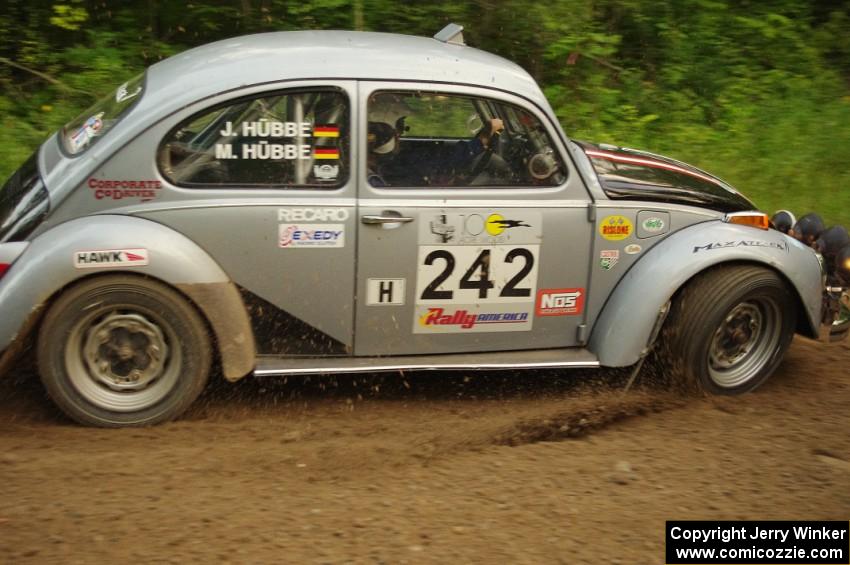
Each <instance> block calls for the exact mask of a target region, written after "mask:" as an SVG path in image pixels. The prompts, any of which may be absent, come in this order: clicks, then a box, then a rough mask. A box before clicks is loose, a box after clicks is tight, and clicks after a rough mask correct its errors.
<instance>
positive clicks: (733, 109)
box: [0, 0, 850, 226]
mask: <svg viewBox="0 0 850 565" xmlns="http://www.w3.org/2000/svg"><path fill="white" fill-rule="evenodd" d="M4 4H5V9H4V11H3V12H2V13H0V120H2V124H0V126H2V129H0V149H2V150H3V154H4V156H5V159H4V160H3V162H2V163H0V177H5V176H7V175H8V174H10V173H11V172H12V171H13V170H14V169H15V168H16V167H17V166H18V165H19V164H20V163H21V162H22V161H23V160H24V159H25V158H26V156H27V155H28V154H29V153H30V152H31V151H32V150H33V149H35V148H36V147H37V146H38V144H39V143H40V142H41V141H42V140H43V139H44V138H45V137H46V136H47V135H49V134H50V133H51V132H53V131H55V130H57V129H58V128H60V127H61V126H62V124H63V123H65V122H66V121H68V120H69V119H71V118H72V117H73V116H74V115H76V114H78V113H79V112H80V111H81V110H82V109H84V108H85V107H87V106H89V105H90V104H91V103H92V102H93V101H94V100H95V99H96V98H98V97H100V96H102V95H104V94H106V93H107V92H109V91H111V90H112V89H113V88H114V87H115V86H116V85H117V84H120V83H121V82H122V81H124V80H126V79H128V78H130V77H132V76H133V75H135V74H137V73H138V72H140V71H141V70H143V69H144V68H145V67H147V66H149V65H151V64H153V63H155V62H156V61H158V60H160V59H162V58H165V57H168V56H170V55H172V54H174V53H178V52H180V51H183V50H185V49H188V48H191V47H193V46H196V45H200V44H203V43H208V42H211V41H215V40H218V39H223V38H226V37H232V36H236V35H241V34H246V33H257V32H263V31H272V30H295V29H364V30H372V31H386V32H400V33H408V34H414V35H425V36H430V35H432V34H434V33H435V32H436V31H438V30H439V29H440V28H441V27H442V26H443V25H445V24H446V23H448V22H449V21H456V22H458V23H461V24H464V25H465V26H466V30H465V36H466V39H467V42H468V43H469V44H471V45H474V46H476V47H480V48H482V49H485V50H487V51H492V52H494V53H498V54H500V55H502V56H504V57H506V58H508V59H511V60H513V61H516V62H517V63H519V64H520V65H521V66H523V67H524V68H525V69H526V70H528V71H529V72H530V73H531V74H532V75H533V76H534V77H535V79H537V80H538V82H539V83H540V84H541V85H542V86H543V89H544V91H545V93H546V95H547V98H548V99H549V101H550V102H551V103H552V106H553V108H554V109H555V112H556V114H557V116H558V118H559V119H560V121H561V122H562V124H563V126H564V129H565V130H566V131H567V132H568V134H570V135H571V136H573V137H575V138H578V139H588V140H595V141H602V142H608V143H615V144H619V145H630V146H635V147H641V148H645V149H648V150H651V151H655V152H660V153H667V154H670V155H671V156H673V157H677V158H680V159H683V160H685V161H689V162H693V163H694V164H696V165H698V166H700V167H702V168H704V169H706V170H709V171H711V172H713V173H715V174H718V175H719V176H721V177H723V178H725V179H726V180H728V181H729V182H731V183H732V184H733V185H735V186H738V187H739V188H741V189H742V190H743V191H744V192H745V193H746V194H748V195H749V196H751V197H753V198H754V199H755V201H756V202H757V203H758V204H759V205H760V206H762V207H763V208H764V209H766V210H767V211H772V210H773V209H776V208H790V209H792V210H793V211H794V212H796V213H798V214H802V213H805V212H807V211H810V210H817V211H819V212H821V213H823V214H824V215H825V216H826V217H827V220H828V221H830V222H842V223H844V224H846V225H848V226H850V190H848V188H850V167H848V166H847V163H850V127H848V125H850V88H849V87H848V85H850V34H848V33H847V30H848V29H850V0H810V1H806V0H759V1H756V0H737V1H733V0H675V1H671V2H651V1H649V0H569V1H567V0H561V1H553V2H547V3H543V2H538V1H535V0H505V1H501V2H498V1H496V0H451V1H450V0H436V1H434V2H427V3H426V2H405V3H399V2H396V1H390V0H312V1H309V2H292V1H291V0H238V1H236V0H230V1H228V0H215V1H203V2H195V1H192V0H190V2H188V3H177V2H167V1H164V0H139V1H138V2H127V1H120V0H96V1H95V0H64V1H58V2H57V1H51V0H5V2H4Z"/></svg>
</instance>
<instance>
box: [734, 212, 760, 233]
mask: <svg viewBox="0 0 850 565" xmlns="http://www.w3.org/2000/svg"><path fill="white" fill-rule="evenodd" d="M724 221H725V222H727V223H729V224H738V225H741V226H750V227H752V228H759V229H762V230H766V229H768V228H769V227H770V218H768V217H767V214H765V213H763V212H733V213H731V214H726V218H724Z"/></svg>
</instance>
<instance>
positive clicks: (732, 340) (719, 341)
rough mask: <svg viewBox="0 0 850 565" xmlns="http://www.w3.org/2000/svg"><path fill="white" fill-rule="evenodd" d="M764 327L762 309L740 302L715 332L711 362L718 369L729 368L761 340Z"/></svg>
mask: <svg viewBox="0 0 850 565" xmlns="http://www.w3.org/2000/svg"><path fill="white" fill-rule="evenodd" d="M762 327H763V320H762V313H761V310H759V308H758V307H757V306H756V305H755V304H751V303H749V302H744V303H742V304H739V305H738V306H736V307H735V308H733V309H732V311H731V312H729V314H728V315H727V316H726V319H725V320H724V321H723V324H721V326H720V327H719V328H718V329H717V331H716V332H715V333H714V338H713V339H712V343H711V352H710V362H711V365H712V367H714V368H716V369H728V368H730V367H733V366H735V365H736V364H738V363H739V362H740V361H741V360H743V359H744V358H745V357H746V356H747V355H748V354H749V353H750V351H751V350H752V349H753V347H754V346H755V344H757V343H758V342H759V339H760V337H761V332H762Z"/></svg>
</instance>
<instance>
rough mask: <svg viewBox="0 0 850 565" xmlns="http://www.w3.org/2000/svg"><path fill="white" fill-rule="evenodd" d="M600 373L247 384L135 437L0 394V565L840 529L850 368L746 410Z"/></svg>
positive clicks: (459, 551) (472, 548)
mask: <svg viewBox="0 0 850 565" xmlns="http://www.w3.org/2000/svg"><path fill="white" fill-rule="evenodd" d="M624 382H625V378H624V375H622V374H613V375H612V374H606V373H601V372H566V373H565V372H521V373H489V374H482V373H465V374H457V373H439V374H434V373H416V374H403V375H398V374H393V375H376V376H369V377H365V378H364V377H362V376H356V377H355V376H346V377H338V378H331V377H323V378H311V379H303V378H300V379H297V380H292V379H290V380H289V381H283V380H275V381H272V380H258V379H247V380H245V381H242V382H240V383H237V384H235V385H229V384H220V385H217V386H215V387H213V388H211V389H210V390H209V391H208V392H207V393H206V394H205V395H204V396H203V397H202V398H201V399H200V401H199V402H198V403H196V405H195V406H194V407H193V408H192V409H191V410H190V412H189V413H188V414H187V416H186V417H185V418H183V419H182V420H180V421H177V422H173V423H170V424H166V425H162V426H158V427H154V428H144V429H125V430H99V429H87V428H82V427H79V426H77V425H74V424H72V423H70V422H69V421H68V420H66V419H65V418H63V417H62V416H61V415H60V414H58V412H57V411H56V410H55V409H54V408H53V406H52V405H51V403H50V402H49V401H48V400H47V399H46V398H44V392H43V390H42V388H41V386H40V384H39V383H38V381H37V379H35V378H32V377H31V376H28V375H26V374H23V373H18V374H14V375H12V377H11V378H7V379H5V380H4V381H2V382H0V494H2V496H0V562H9V563H22V562H23V563H25V562H32V563H91V562H110V563H119V562H185V561H201V560H203V561H206V562H232V563H249V562H257V563H262V562H268V563H277V562H296V563H337V562H351V561H353V562H375V563H404V562H409V563H416V562H427V561H434V562H437V561H439V562H516V563H594V564H596V563H662V562H663V561H664V523H665V521H666V520H685V519H693V520H696V519H701V520H743V519H774V520H779V519H789V520H790V519H808V520H819V519H823V520H827V519H831V520H847V519H848V518H850V433H848V426H849V425H850V349H848V346H847V345H846V344H843V345H839V346H832V347H829V348H827V347H825V346H823V345H821V344H817V343H814V342H811V341H807V340H803V339H797V340H796V341H795V343H794V344H793V346H792V347H791V350H790V352H789V354H788V356H787V358H786V360H785V361H784V363H783V365H782V366H781V368H780V369H779V371H778V372H777V374H776V375H774V376H773V378H772V379H771V380H770V381H768V382H767V383H766V384H765V385H764V386H762V387H761V388H760V389H758V390H757V391H756V392H755V393H752V394H749V395H745V396H740V397H731V398H727V397H693V396H682V395H678V394H672V393H669V392H664V391H663V390H659V389H658V388H653V387H649V388H647V387H645V386H638V388H637V389H634V390H631V391H629V392H628V393H626V394H625V395H624V394H622V386H623V384H624Z"/></svg>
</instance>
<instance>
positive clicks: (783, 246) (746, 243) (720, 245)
mask: <svg viewBox="0 0 850 565" xmlns="http://www.w3.org/2000/svg"><path fill="white" fill-rule="evenodd" d="M730 247H770V248H773V249H778V250H780V251H785V252H786V253H787V252H788V251H789V250H790V248H789V247H788V244H787V243H785V242H783V241H760V240H756V239H750V240H746V239H741V240H736V241H725V242H717V243H707V244H705V245H695V246H694V251H693V252H694V253H699V252H700V251H711V250H713V249H728V248H730Z"/></svg>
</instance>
